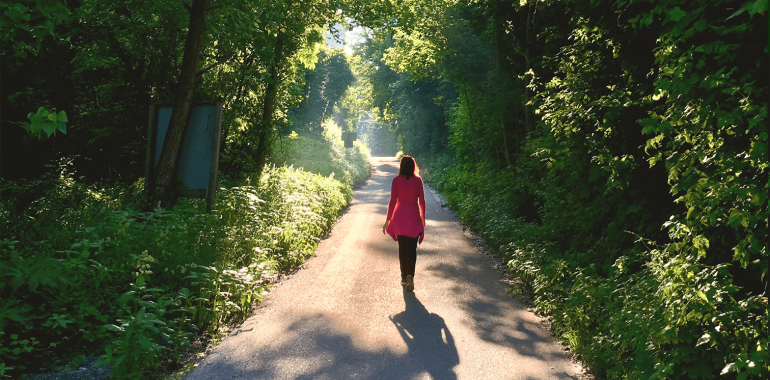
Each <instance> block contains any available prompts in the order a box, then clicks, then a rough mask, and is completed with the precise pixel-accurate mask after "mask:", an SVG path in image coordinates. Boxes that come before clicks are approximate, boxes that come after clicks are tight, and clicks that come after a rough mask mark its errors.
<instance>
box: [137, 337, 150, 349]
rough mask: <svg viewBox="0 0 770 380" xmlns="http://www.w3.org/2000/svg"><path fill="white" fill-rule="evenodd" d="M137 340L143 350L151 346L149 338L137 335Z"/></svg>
mask: <svg viewBox="0 0 770 380" xmlns="http://www.w3.org/2000/svg"><path fill="white" fill-rule="evenodd" d="M137 340H138V341H139V344H140V345H141V346H142V348H144V349H145V350H149V349H150V348H152V342H150V340H149V339H147V337H146V336H144V335H139V336H138V337H137Z"/></svg>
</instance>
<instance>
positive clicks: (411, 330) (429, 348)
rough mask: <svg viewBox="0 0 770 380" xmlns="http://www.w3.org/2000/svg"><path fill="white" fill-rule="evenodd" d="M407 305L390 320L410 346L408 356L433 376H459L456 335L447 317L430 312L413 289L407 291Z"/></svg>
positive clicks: (405, 298)
mask: <svg viewBox="0 0 770 380" xmlns="http://www.w3.org/2000/svg"><path fill="white" fill-rule="evenodd" d="M404 302H405V304H406V308H405V310H404V311H403V312H401V313H398V314H396V315H394V316H392V317H390V320H391V321H392V322H393V324H394V325H396V328H397V329H398V332H399V333H400V334H401V337H402V338H403V339H404V342H406V345H407V347H408V349H409V352H408V354H407V355H408V356H409V357H410V358H411V359H412V360H413V361H414V363H415V364H417V365H418V366H420V367H423V368H424V370H425V371H427V372H428V373H429V374H430V376H431V378H433V379H442V380H444V379H450V380H451V379H457V374H455V372H454V370H453V368H454V367H455V366H456V365H457V364H458V363H460V357H459V356H458V355H457V347H455V342H454V339H453V338H452V334H451V333H450V332H449V329H448V328H447V326H446V324H445V323H444V318H441V317H440V316H438V315H437V314H433V313H430V312H428V310H426V309H425V306H423V305H422V303H421V302H420V300H418V299H417V297H416V296H415V294H414V293H413V292H407V291H404Z"/></svg>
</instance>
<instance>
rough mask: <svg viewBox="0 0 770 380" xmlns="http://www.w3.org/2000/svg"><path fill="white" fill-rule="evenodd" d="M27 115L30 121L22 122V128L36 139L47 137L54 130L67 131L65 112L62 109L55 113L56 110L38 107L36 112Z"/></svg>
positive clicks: (54, 132) (53, 132) (54, 131)
mask: <svg viewBox="0 0 770 380" xmlns="http://www.w3.org/2000/svg"><path fill="white" fill-rule="evenodd" d="M27 117H28V118H29V121H30V122H29V123H26V122H25V123H24V124H23V126H24V129H26V130H27V132H29V134H30V135H32V136H34V137H37V139H38V140H43V139H47V138H49V137H51V135H54V134H56V131H59V132H61V133H67V114H66V113H64V111H59V113H56V110H53V111H49V110H47V109H45V108H43V107H40V108H39V109H38V110H37V113H34V114H33V113H30V114H29V115H27ZM44 133H45V134H44Z"/></svg>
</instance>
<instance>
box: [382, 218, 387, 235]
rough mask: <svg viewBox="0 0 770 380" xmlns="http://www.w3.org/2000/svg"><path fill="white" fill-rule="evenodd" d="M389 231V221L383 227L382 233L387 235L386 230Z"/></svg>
mask: <svg viewBox="0 0 770 380" xmlns="http://www.w3.org/2000/svg"><path fill="white" fill-rule="evenodd" d="M387 229H388V221H387V220H386V221H385V224H383V225H382V233H383V234H385V230H387Z"/></svg>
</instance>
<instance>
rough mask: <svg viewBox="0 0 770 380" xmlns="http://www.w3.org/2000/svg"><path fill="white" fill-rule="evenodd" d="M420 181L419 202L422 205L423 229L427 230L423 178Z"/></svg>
mask: <svg viewBox="0 0 770 380" xmlns="http://www.w3.org/2000/svg"><path fill="white" fill-rule="evenodd" d="M417 178H419V179H420V188H419V189H417V202H419V203H420V218H422V228H425V190H424V188H423V184H422V178H420V177H417Z"/></svg>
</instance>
